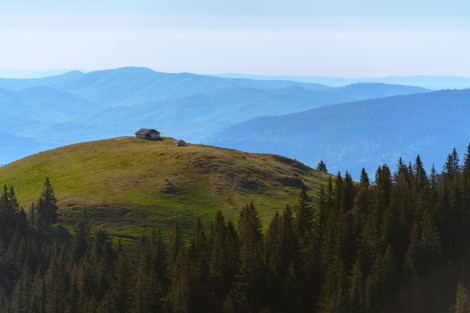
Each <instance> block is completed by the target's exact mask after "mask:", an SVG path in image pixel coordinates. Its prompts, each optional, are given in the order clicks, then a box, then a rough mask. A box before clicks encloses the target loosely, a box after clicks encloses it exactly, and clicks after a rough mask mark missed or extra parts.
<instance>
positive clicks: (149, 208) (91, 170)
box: [0, 137, 327, 237]
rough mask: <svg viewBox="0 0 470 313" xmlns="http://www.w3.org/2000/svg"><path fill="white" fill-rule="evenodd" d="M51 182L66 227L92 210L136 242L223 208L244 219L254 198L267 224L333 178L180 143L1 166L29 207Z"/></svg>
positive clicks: (99, 146)
mask: <svg viewBox="0 0 470 313" xmlns="http://www.w3.org/2000/svg"><path fill="white" fill-rule="evenodd" d="M46 177H49V178H50V179H51V182H52V183H53V185H54V188H55V192H56V197H57V199H58V203H59V207H60V218H61V222H63V223H64V224H66V225H68V226H71V225H73V223H74V221H75V220H76V218H77V216H78V214H79V213H80V211H81V209H83V208H86V209H87V212H88V215H89V217H90V220H91V221H92V224H93V225H94V226H99V227H102V228H104V229H107V230H108V231H109V232H110V233H111V234H112V235H114V236H122V237H134V236H139V235H140V234H142V232H144V231H145V230H148V229H149V228H150V227H153V226H155V225H159V226H161V227H162V228H163V229H164V230H165V229H168V227H169V226H170V225H171V224H172V223H173V222H174V221H175V220H178V221H179V222H180V223H181V225H182V228H183V229H186V230H187V229H189V228H191V227H192V225H194V222H195V219H196V218H197V217H201V218H202V220H203V221H205V222H207V221H208V220H209V219H211V218H212V217H213V216H214V213H215V211H216V210H217V209H221V210H222V211H223V212H224V214H225V215H226V217H228V218H231V219H233V220H236V219H237V217H238V212H239V209H240V207H241V206H243V205H244V204H247V203H249V202H250V201H253V203H254V204H255V205H256V206H257V208H258V210H259V213H260V216H261V218H262V220H263V221H264V222H265V223H266V222H268V220H269V219H270V218H271V217H272V215H273V214H274V213H275V211H276V210H281V209H282V208H283V207H284V206H285V205H286V204H287V203H289V204H295V203H296V201H297V196H298V195H299V193H300V186H301V183H302V182H303V183H305V184H306V185H307V187H308V188H310V189H311V191H312V192H314V190H317V188H318V187H319V185H320V184H321V183H325V182H326V179H327V175H325V174H323V173H319V172H317V171H314V170H313V169H311V168H309V167H307V166H305V165H303V164H301V163H300V162H297V161H294V160H292V159H288V158H284V157H281V156H277V155H269V154H249V153H243V152H239V151H236V150H231V149H222V148H215V147H210V146H204V145H191V144H190V145H189V146H186V147H176V146H175V144H174V139H171V138H165V139H164V140H162V141H146V140H140V139H135V138H131V137H120V138H115V139H108V140H101V141H93V142H86V143H80V144H75V145H70V146H65V147H61V148H58V149H54V150H49V151H46V152H42V153H38V154H35V155H31V156H29V157H27V158H24V159H21V160H19V161H16V162H14V163H11V164H8V165H6V166H4V167H1V168H0V184H2V185H3V184H7V185H13V186H14V187H15V190H16V193H17V195H18V198H19V201H20V203H21V205H23V206H24V207H25V208H29V206H30V204H31V203H32V202H34V201H35V200H36V199H37V198H38V197H39V195H40V192H41V189H42V185H43V182H44V180H45V178H46Z"/></svg>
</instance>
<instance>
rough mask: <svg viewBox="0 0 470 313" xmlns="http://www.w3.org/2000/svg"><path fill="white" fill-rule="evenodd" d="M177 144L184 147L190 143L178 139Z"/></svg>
mask: <svg viewBox="0 0 470 313" xmlns="http://www.w3.org/2000/svg"><path fill="white" fill-rule="evenodd" d="M176 145H177V146H178V147H184V146H187V145H188V144H187V143H186V141H184V140H181V139H180V140H176Z"/></svg>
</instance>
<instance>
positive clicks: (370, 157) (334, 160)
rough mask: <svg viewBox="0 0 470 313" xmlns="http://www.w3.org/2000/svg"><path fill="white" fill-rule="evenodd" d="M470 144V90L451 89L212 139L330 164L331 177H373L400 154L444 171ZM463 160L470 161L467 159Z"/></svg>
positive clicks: (266, 123)
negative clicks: (454, 152) (449, 158)
mask: <svg viewBox="0 0 470 313" xmlns="http://www.w3.org/2000/svg"><path fill="white" fill-rule="evenodd" d="M469 142H470V89H466V90H444V91H436V92H430V93H421V94H414V95H406V96H395V97H388V98H382V99H374V100H366V101H358V102H350V103H343V104H337V105H331V106H326V107H322V108H317V109H313V110H309V111H305V112H302V113H296V114H290V115H284V116H277V117H263V118H257V119H254V120H251V121H248V122H245V123H241V124H239V125H236V126H233V127H230V128H228V129H226V130H224V131H223V132H220V133H219V134H217V135H216V136H214V137H213V138H212V140H210V141H209V143H210V144H214V145H217V146H223V147H230V148H234V149H240V150H243V151H250V152H265V151H270V152H272V153H277V154H282V155H285V156H288V157H291V158H296V159H298V160H300V161H302V162H304V163H305V164H310V165H312V166H314V165H316V164H317V163H318V162H319V161H320V160H323V161H325V163H326V164H327V166H328V169H329V170H330V172H332V173H335V172H337V171H342V172H343V173H344V171H345V170H349V171H350V172H351V174H352V175H353V177H355V178H358V177H359V174H360V171H361V168H362V167H365V168H366V170H367V171H368V172H369V173H370V174H373V173H375V170H376V169H377V167H378V166H379V165H382V164H384V163H387V164H388V165H389V166H392V169H394V165H395V164H396V163H397V160H398V158H399V157H400V156H401V157H403V158H404V159H405V161H414V159H415V158H416V156H417V155H418V154H421V155H422V156H424V157H425V158H424V160H423V161H424V163H425V165H426V166H427V168H428V169H430V167H431V166H432V164H434V165H435V166H436V168H438V169H439V170H440V169H441V168H442V165H443V161H445V157H446V156H447V154H448V153H449V152H451V151H452V148H454V147H456V148H457V149H458V151H459V152H460V153H461V156H463V153H464V152H465V151H466V147H467V144H468V143H469ZM462 159H463V158H462Z"/></svg>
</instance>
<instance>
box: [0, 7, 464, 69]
mask: <svg viewBox="0 0 470 313" xmlns="http://www.w3.org/2000/svg"><path fill="white" fill-rule="evenodd" d="M469 11H470V3H466V2H463V1H455V0H454V1H448V2H446V3H442V2H438V1H423V0H417V1H414V2H413V3H409V2H407V1H404V0H399V1H395V2H393V3H376V2H371V1H367V0H361V1H355V2H354V3H352V2H350V1H346V0H338V1H333V2H328V3H314V2H311V1H305V0H293V1H291V2H289V3H285V2H281V1H266V0H260V1H257V2H256V3H252V2H241V1H236V2H235V1H228V2H223V3H221V2H220V1H215V0H205V1H199V2H197V3H193V2H191V1H188V0H177V1H172V2H171V3H170V2H161V1H150V0H135V1H130V0H125V1H120V2H119V3H116V2H111V1H110V0H103V1H100V2H99V3H95V2H93V1H91V0H85V1H81V2H80V3H64V2H60V1H58V0H45V1H41V2H40V3H38V2H34V1H32V0H20V1H15V2H10V3H1V4H0V39H1V40H2V50H1V51H0V68H9V69H19V70H26V69H32V68H39V69H64V68H84V69H88V70H90V71H94V70H99V69H104V68H118V67H124V66H128V65H135V66H142V67H148V68H152V69H155V70H158V71H162V72H193V73H204V74H220V73H248V74H253V75H276V76H278V75H289V76H328V77H344V76H347V77H384V76H413V75H425V76H466V75H468V73H470V63H468V62H467V55H468V51H469V50H470V49H469V48H470V40H468V39H469V38H470V21H469V20H468V19H467V15H468V14H467V12H469Z"/></svg>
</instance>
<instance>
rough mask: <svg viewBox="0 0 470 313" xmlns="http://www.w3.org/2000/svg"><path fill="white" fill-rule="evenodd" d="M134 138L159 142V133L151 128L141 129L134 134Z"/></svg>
mask: <svg viewBox="0 0 470 313" xmlns="http://www.w3.org/2000/svg"><path fill="white" fill-rule="evenodd" d="M135 137H136V138H140V139H147V140H160V139H162V138H161V137H160V132H158V131H156V130H155V129H151V128H141V129H139V130H138V131H136V132H135Z"/></svg>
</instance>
